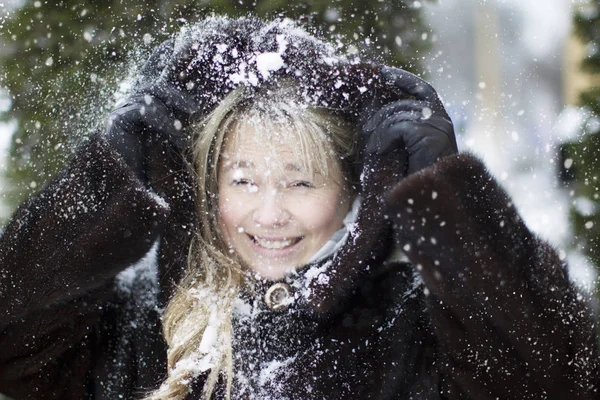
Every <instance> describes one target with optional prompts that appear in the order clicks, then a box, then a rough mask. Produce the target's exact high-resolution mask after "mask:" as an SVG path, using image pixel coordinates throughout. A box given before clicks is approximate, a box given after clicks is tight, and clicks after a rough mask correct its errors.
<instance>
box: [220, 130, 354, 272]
mask: <svg viewBox="0 0 600 400" xmlns="http://www.w3.org/2000/svg"><path fill="white" fill-rule="evenodd" d="M257 129H260V128H256V127H254V126H252V125H251V124H241V125H240V127H239V132H240V134H239V135H236V134H233V135H231V134H230V135H229V136H230V138H229V139H230V140H226V142H225V145H224V149H223V151H222V153H221V161H220V163H219V166H218V168H219V170H218V173H219V174H218V176H219V178H218V190H219V197H218V199H219V200H218V205H219V215H218V221H219V227H220V229H221V232H222V234H223V237H224V239H225V242H226V243H227V244H228V245H229V247H230V248H231V249H232V250H233V251H234V252H235V253H236V254H237V255H238V256H239V257H240V258H241V259H242V261H243V262H244V263H245V264H246V265H247V266H248V267H249V268H250V269H251V270H253V271H254V272H257V273H258V275H259V276H260V277H262V278H265V279H269V280H279V279H282V278H283V277H285V276H286V275H287V274H288V273H289V272H290V271H293V270H295V269H296V268H297V267H299V266H302V265H305V264H306V263H308V261H309V260H310V259H311V257H312V256H313V255H314V254H315V253H316V252H317V251H318V250H319V249H320V248H321V247H322V246H323V245H324V244H325V243H326V242H327V240H328V239H329V238H330V237H331V236H332V235H333V234H334V233H335V231H336V230H338V229H340V228H341V227H342V221H343V219H344V217H345V216H346V214H347V212H348V209H349V204H350V199H349V195H348V194H347V192H346V191H345V190H344V188H343V187H342V186H341V185H340V182H343V178H342V175H341V170H340V166H339V163H338V162H334V161H333V160H332V162H330V166H329V168H328V169H329V174H328V175H329V176H323V175H321V174H314V175H311V174H309V173H308V172H307V171H305V170H304V169H303V168H302V167H301V166H302V165H303V163H302V162H301V160H300V159H298V156H296V155H295V154H298V152H296V153H295V152H294V151H293V150H292V147H291V144H290V143H289V142H290V141H291V140H288V141H287V142H286V140H282V141H281V142H278V143H269V144H265V143H261V140H260V138H261V136H262V138H263V140H264V136H265V135H257V131H256V130H257ZM276 136H278V137H282V136H283V137H285V136H286V135H276ZM232 138H234V140H232Z"/></svg>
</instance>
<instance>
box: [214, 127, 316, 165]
mask: <svg viewBox="0 0 600 400" xmlns="http://www.w3.org/2000/svg"><path fill="white" fill-rule="evenodd" d="M304 147H305V144H303V143H302V141H301V140H300V138H299V133H298V132H296V131H294V130H293V128H292V127H291V126H289V125H283V124H269V125H268V126H267V125H266V124H261V123H256V122H253V121H242V122H240V123H238V124H237V125H236V126H235V128H234V129H233V130H232V131H231V132H229V133H228V134H227V135H226V137H225V142H224V147H223V153H222V158H223V161H225V160H228V161H231V162H237V161H249V162H252V163H254V164H257V162H258V163H265V162H266V163H268V164H279V163H281V164H282V165H284V164H288V163H294V164H300V165H304V164H309V165H310V164H311V163H312V160H311V159H310V157H308V154H306V152H305V151H303V148H304ZM308 153H310V152H308Z"/></svg>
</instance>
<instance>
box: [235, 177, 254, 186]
mask: <svg viewBox="0 0 600 400" xmlns="http://www.w3.org/2000/svg"><path fill="white" fill-rule="evenodd" d="M253 184H254V182H252V181H251V180H250V179H243V178H242V179H234V180H233V181H232V182H231V186H246V185H253Z"/></svg>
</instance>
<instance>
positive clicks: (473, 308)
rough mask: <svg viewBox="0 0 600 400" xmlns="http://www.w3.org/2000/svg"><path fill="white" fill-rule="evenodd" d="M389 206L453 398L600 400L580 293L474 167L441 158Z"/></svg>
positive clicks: (464, 159) (591, 331) (590, 328)
mask: <svg viewBox="0 0 600 400" xmlns="http://www.w3.org/2000/svg"><path fill="white" fill-rule="evenodd" d="M388 200H389V205H390V208H389V213H390V216H391V217H392V218H393V220H394V222H395V233H396V238H397V241H398V244H399V245H400V246H401V248H402V249H403V250H404V251H405V252H406V254H407V255H408V257H409V258H410V260H411V261H412V262H413V263H414V265H415V267H416V269H417V270H418V271H419V272H420V274H421V276H422V277H423V280H424V282H425V286H426V288H427V290H428V306H429V313H430V315H431V318H432V321H433V324H434V326H435V328H436V331H437V336H438V337H439V340H440V343H441V346H442V352H441V353H442V355H443V360H441V361H442V365H443V366H444V368H443V372H444V373H445V374H446V377H447V380H446V382H445V385H446V389H445V393H444V394H445V395H446V396H447V397H448V398H450V399H452V398H465V396H467V398H471V399H495V398H501V399H525V398H532V399H533V398H549V399H592V398H597V397H598V395H599V393H598V390H599V385H600V379H599V378H600V367H599V359H598V356H599V354H598V348H597V343H598V338H597V335H596V332H595V326H594V321H593V319H592V315H591V312H590V310H589V308H587V307H586V304H585V302H584V300H583V296H582V294H581V293H579V292H578V290H577V289H576V288H575V287H574V286H573V284H572V283H571V282H570V281H569V278H568V274H567V270H566V267H565V265H564V263H563V261H561V259H560V258H559V256H558V255H557V253H556V251H555V250H554V249H553V248H552V247H551V246H549V245H548V244H547V243H545V242H543V241H542V240H540V239H538V238H537V237H536V236H535V235H534V234H532V233H531V232H530V231H529V229H528V228H527V227H526V226H525V224H524V223H523V221H522V220H521V218H520V217H519V215H518V213H517V211H516V210H515V208H514V205H513V203H512V201H511V199H510V198H509V196H508V195H507V194H506V193H505V192H504V190H503V189H502V188H501V187H500V186H499V184H498V183H497V182H496V181H495V180H494V178H493V177H492V176H491V175H490V174H489V173H488V172H487V170H486V169H485V167H484V166H483V164H482V163H481V162H480V161H479V160H478V159H477V158H475V157H473V156H471V155H468V154H460V155H455V156H450V157H447V158H445V159H442V160H441V161H439V162H438V163H436V164H435V165H433V166H431V167H429V168H427V169H424V170H422V171H421V172H418V173H416V174H413V175H410V176H409V177H407V178H406V179H405V180H404V181H403V182H402V183H400V184H399V185H398V186H397V187H396V188H395V189H394V190H393V191H392V192H391V194H390V195H389V198H388Z"/></svg>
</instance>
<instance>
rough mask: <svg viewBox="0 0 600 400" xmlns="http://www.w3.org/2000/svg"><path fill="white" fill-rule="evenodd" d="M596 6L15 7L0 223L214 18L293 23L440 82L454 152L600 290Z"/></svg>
mask: <svg viewBox="0 0 600 400" xmlns="http://www.w3.org/2000/svg"><path fill="white" fill-rule="evenodd" d="M599 7H600V1H597V0H593V1H592V0H590V1H583V0H581V1H578V0H544V1H531V2H523V1H520V0H437V1H434V0H421V1H412V0H371V1H370V2H366V1H362V0H361V1H358V0H333V1H332V0H305V1H299V2H296V1H295V2H293V4H292V2H290V3H288V2H285V1H282V0H266V1H261V0H254V1H248V0H235V1H233V0H200V1H198V0H195V1H193V0H188V1H184V0H128V1H127V2H123V1H120V0H105V1H102V2H97V1H92V0H62V1H59V0H35V1H33V0H12V1H10V0H9V1H7V0H5V1H4V2H3V3H0V121H1V122H0V222H4V221H6V219H7V218H8V217H9V216H10V214H11V212H12V210H14V208H15V207H17V206H18V204H19V203H20V202H21V201H23V200H24V199H25V198H26V197H27V196H28V195H29V194H30V193H32V192H33V191H35V190H38V189H39V188H40V187H42V186H43V185H44V183H45V182H47V181H48V179H50V178H51V177H52V176H53V175H54V174H56V172H57V171H58V170H59V169H60V167H61V165H63V164H64V163H65V162H66V160H67V159H68V157H69V155H70V154H71V153H72V151H73V149H74V147H75V146H76V145H77V143H80V142H81V141H82V140H84V139H85V138H86V137H87V136H88V135H90V133H91V132H93V131H94V129H99V128H101V127H102V126H103V123H104V119H105V117H106V115H107V113H108V112H109V111H110V109H111V108H112V106H113V105H114V103H115V100H116V99H117V98H118V97H119V95H120V94H121V93H123V92H124V91H126V90H127V85H128V83H129V82H130V79H131V77H132V76H134V75H135V72H136V71H137V70H138V69H139V67H140V66H141V64H142V63H143V60H144V59H145V58H146V57H147V56H148V54H149V52H150V50H151V49H152V48H153V47H154V46H156V45H157V44H159V43H160V42H161V41H162V40H164V39H165V38H167V37H168V35H169V34H171V33H173V32H176V31H177V30H178V29H180V27H181V26H182V25H185V24H186V21H194V20H196V19H198V18H200V17H201V16H202V15H206V14H207V13H210V12H217V13H226V14H229V15H245V14H247V13H249V12H251V13H254V14H257V15H259V16H287V17H290V18H293V19H300V20H302V21H304V22H305V23H306V24H308V25H309V26H310V27H311V28H310V29H311V30H313V31H314V32H315V33H316V34H319V35H322V36H326V37H330V38H331V39H333V40H341V41H342V42H343V43H344V44H345V45H344V49H343V50H344V51H349V52H359V53H362V54H365V55H366V56H368V57H371V58H376V59H378V60H380V61H381V62H385V63H389V64H393V65H397V66H401V67H403V68H406V69H409V70H411V71H413V72H415V73H418V74H421V75H422V76H423V77H425V78H426V79H427V80H429V81H431V82H432V83H433V84H434V86H435V87H436V88H437V89H438V91H439V93H440V94H441V96H442V97H443V100H444V103H445V105H446V107H447V109H448V111H449V113H450V115H451V117H452V118H453V120H454V123H455V126H456V130H457V135H458V140H459V147H460V148H461V150H463V151H471V152H474V153H476V154H479V155H480V156H481V157H483V158H484V159H485V161H486V163H487V165H488V166H489V168H490V170H491V171H492V172H493V173H494V174H495V175H496V176H497V178H498V179H499V180H500V181H501V183H502V184H503V185H504V186H505V187H506V188H507V189H508V190H509V191H510V192H511V194H512V195H513V197H514V200H515V203H516V204H517V206H518V208H519V209H520V210H521V212H522V214H523V216H524V217H525V219H526V221H527V223H528V225H529V226H530V227H531V228H532V229H533V230H534V231H536V232H537V233H538V234H539V235H541V236H543V237H544V238H546V239H548V240H549V241H551V242H552V243H553V244H554V245H555V246H556V247H558V248H559V249H560V251H561V255H562V256H563V257H565V259H566V260H567V261H568V262H569V265H570V272H571V275H572V277H573V279H574V280H576V281H577V282H578V283H579V284H580V285H582V286H584V287H585V288H587V289H589V290H591V291H595V290H596V287H597V283H596V282H597V279H596V277H597V272H596V271H597V269H596V266H597V265H600V258H599V257H598V254H599V253H598V249H597V240H598V235H599V234H600V230H599V229H600V220H599V217H598V203H599V201H600V200H599V199H598V197H599V195H598V175H600V164H599V161H598V160H597V159H596V154H597V150H600V140H599V139H600V136H599V133H598V131H599V130H600V120H598V118H597V115H598V111H599V104H600V103H599V101H598V99H599V96H598V95H599V94H600V92H598V89H597V84H598V83H599V82H600V80H599V79H598V78H597V75H595V73H597V72H600V51H599V50H600V47H599V46H600V23H599V18H600V16H599Z"/></svg>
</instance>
